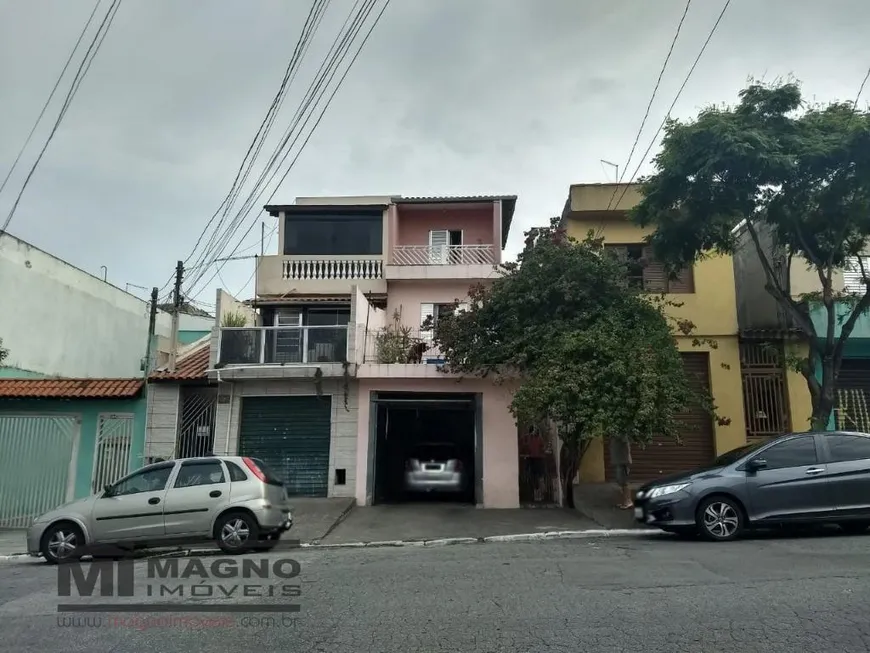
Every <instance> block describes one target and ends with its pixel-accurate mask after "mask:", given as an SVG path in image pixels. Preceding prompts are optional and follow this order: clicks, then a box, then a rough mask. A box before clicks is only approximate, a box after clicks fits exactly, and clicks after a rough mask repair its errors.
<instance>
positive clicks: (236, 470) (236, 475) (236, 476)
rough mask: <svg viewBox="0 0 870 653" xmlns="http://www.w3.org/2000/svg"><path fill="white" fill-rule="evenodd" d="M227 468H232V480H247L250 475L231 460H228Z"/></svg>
mask: <svg viewBox="0 0 870 653" xmlns="http://www.w3.org/2000/svg"><path fill="white" fill-rule="evenodd" d="M226 466H227V469H228V470H230V480H231V481H247V480H248V475H247V474H245V472H243V471H242V468H241V467H239V466H238V465H236V464H235V463H231V462H230V461H229V460H227V461H226Z"/></svg>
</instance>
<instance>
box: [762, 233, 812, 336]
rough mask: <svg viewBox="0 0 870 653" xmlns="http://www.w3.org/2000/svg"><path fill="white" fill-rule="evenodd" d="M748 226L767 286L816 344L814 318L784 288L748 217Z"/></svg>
mask: <svg viewBox="0 0 870 653" xmlns="http://www.w3.org/2000/svg"><path fill="white" fill-rule="evenodd" d="M746 228H747V230H748V231H749V236H750V237H751V238H752V242H753V244H754V245H755V251H756V252H757V253H758V258H759V259H760V261H761V267H762V268H763V269H764V276H765V277H766V278H767V287H768V288H769V289H770V294H771V295H773V298H774V299H775V300H777V301H778V302H779V303H780V304H782V305H783V306H784V307H785V308H787V309H788V310H789V312H790V313H791V315H792V317H793V318H795V321H797V323H798V324H799V325H800V326H801V329H803V330H804V332H805V333H806V334H807V336H809V338H810V343H811V345H810V346H811V347H812V346H814V345H813V344H812V343H814V341H815V339H816V328H815V326H814V325H813V322H812V320H810V319H809V318H808V317H807V316H806V315H804V313H803V311H801V308H800V306H799V305H798V303H797V302H796V301H795V300H794V299H792V298H791V296H790V295H788V294H786V292H785V290H783V288H782V284H780V282H779V279H777V278H776V275H775V274H774V271H773V267H772V266H771V264H770V261H769V260H768V259H767V254H766V253H765V251H764V248H763V247H762V246H761V240H760V239H759V238H758V232H757V231H756V230H755V225H753V224H752V220H750V219H749V218H747V219H746Z"/></svg>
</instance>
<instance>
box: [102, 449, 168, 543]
mask: <svg viewBox="0 0 870 653" xmlns="http://www.w3.org/2000/svg"><path fill="white" fill-rule="evenodd" d="M174 466H175V463H160V464H157V465H151V466H149V467H145V468H144V469H140V470H139V471H137V472H134V473H132V474H130V475H129V476H126V477H124V478H122V479H121V480H120V481H118V482H117V483H115V484H114V485H113V486H112V488H111V492H110V493H109V496H106V493H105V492H104V493H103V494H102V495H101V496H100V498H98V499H97V500H96V501H94V508H93V513H92V514H93V520H94V537H95V539H96V540H97V541H98V542H119V541H123V540H146V541H147V540H153V539H158V538H161V537H163V534H164V530H163V499H164V497H165V496H166V485H167V482H168V481H169V477H170V476H171V475H172V469H173V467H174Z"/></svg>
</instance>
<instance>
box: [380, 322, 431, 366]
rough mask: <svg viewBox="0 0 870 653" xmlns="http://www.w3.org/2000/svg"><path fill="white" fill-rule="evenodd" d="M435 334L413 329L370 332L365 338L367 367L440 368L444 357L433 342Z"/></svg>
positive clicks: (391, 328)
mask: <svg viewBox="0 0 870 653" xmlns="http://www.w3.org/2000/svg"><path fill="white" fill-rule="evenodd" d="M434 336H435V334H434V332H433V331H431V330H424V329H413V328H410V327H399V328H395V327H389V328H383V329H370V330H368V331H367V332H366V334H365V358H364V362H366V363H380V364H382V365H389V364H404V365H407V364H438V363H443V362H444V357H443V356H442V355H441V352H440V350H439V349H438V347H437V346H436V345H435V342H434Z"/></svg>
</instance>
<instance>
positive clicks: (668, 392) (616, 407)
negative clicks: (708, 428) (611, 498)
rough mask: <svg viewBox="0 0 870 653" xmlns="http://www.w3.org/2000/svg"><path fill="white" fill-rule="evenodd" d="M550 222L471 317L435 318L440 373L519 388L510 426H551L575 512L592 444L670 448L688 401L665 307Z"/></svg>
mask: <svg viewBox="0 0 870 653" xmlns="http://www.w3.org/2000/svg"><path fill="white" fill-rule="evenodd" d="M557 223H558V221H557V220H554V221H553V223H552V226H551V227H549V228H542V229H533V230H531V231H530V232H528V234H527V239H526V243H525V248H524V250H523V252H522V253H521V254H520V256H519V257H518V261H517V262H516V263H507V264H505V266H504V271H503V274H502V275H501V276H499V277H498V278H496V279H495V280H494V282H493V283H492V285H491V286H489V287H484V286H477V287H475V288H473V289H472V291H471V295H470V302H469V309H468V310H467V311H461V312H456V313H454V314H453V315H452V316H448V317H447V318H444V319H439V322H438V324H437V329H436V334H435V339H436V342H437V344H438V346H439V347H440V349H441V352H442V354H443V355H444V356H445V358H446V361H447V364H446V366H445V370H447V371H451V372H458V373H460V374H467V375H474V376H489V375H493V378H495V379H496V380H497V381H498V382H503V381H505V380H506V379H510V380H513V381H516V382H517V383H518V384H519V387H518V390H517V391H516V393H515V394H514V396H513V401H512V403H511V410H512V412H513V413H514V415H515V417H516V418H517V419H518V420H519V421H521V422H524V423H531V424H541V423H551V424H553V425H554V427H555V428H556V430H557V433H558V436H559V438H560V439H561V441H562V444H563V446H562V452H563V455H562V464H561V465H560V469H561V472H562V474H561V475H562V478H561V481H562V484H563V488H564V489H565V490H566V492H565V494H564V496H565V497H566V500H567V502H568V504H569V505H573V499H572V493H571V492H570V489H571V483H572V481H573V479H574V477H575V475H576V471H577V467H578V465H579V463H580V459H581V457H582V454H583V452H584V451H585V449H586V447H587V446H588V443H589V442H590V441H591V440H592V439H594V438H596V437H603V436H608V435H620V436H623V437H626V438H628V439H630V440H631V441H633V442H636V443H646V442H649V441H650V439H651V438H652V437H653V435H655V434H669V435H672V436H673V437H675V438H676V437H677V430H678V426H679V424H678V413H679V412H680V411H681V410H682V409H683V407H684V406H685V405H686V403H687V402H688V401H690V400H692V394H691V391H690V390H689V387H688V384H687V383H686V378H685V374H684V370H683V366H682V361H681V358H680V355H679V353H678V351H677V348H676V343H675V340H674V336H673V334H672V331H671V329H670V327H669V324H668V321H667V319H666V317H665V315H664V312H663V306H662V304H661V303H659V302H657V301H655V300H654V298H651V297H649V296H645V295H642V294H641V293H640V291H639V290H636V289H634V288H632V287H631V286H630V285H629V283H628V275H627V270H626V269H625V263H624V261H620V260H617V259H616V258H615V257H613V256H610V255H605V250H604V249H603V246H602V244H601V242H600V241H595V240H593V239H592V238H591V237H590V238H589V239H587V240H586V241H584V242H582V243H580V242H577V241H575V240H573V239H571V238H569V237H567V236H566V234H565V232H564V230H562V229H559V228H558V224H557Z"/></svg>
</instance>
